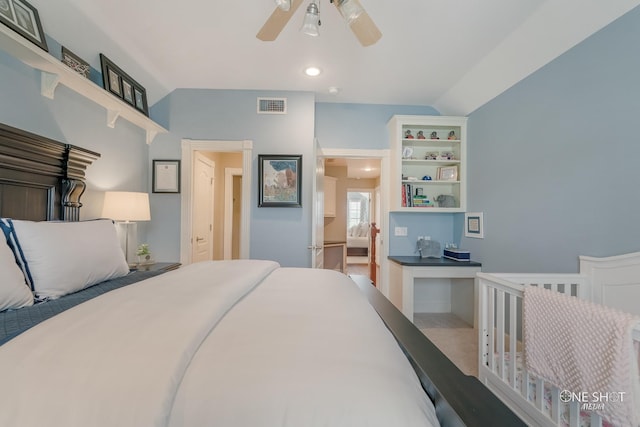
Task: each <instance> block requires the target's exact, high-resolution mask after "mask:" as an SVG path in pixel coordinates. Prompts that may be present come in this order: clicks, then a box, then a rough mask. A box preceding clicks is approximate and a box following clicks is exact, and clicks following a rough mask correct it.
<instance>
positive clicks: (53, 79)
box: [40, 71, 60, 99]
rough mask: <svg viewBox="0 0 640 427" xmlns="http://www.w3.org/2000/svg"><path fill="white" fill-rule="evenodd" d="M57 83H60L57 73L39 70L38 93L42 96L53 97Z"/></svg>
mask: <svg viewBox="0 0 640 427" xmlns="http://www.w3.org/2000/svg"><path fill="white" fill-rule="evenodd" d="M58 83H60V76H59V75H58V74H53V73H48V72H46V71H40V93H41V94H42V96H44V97H47V98H49V99H53V96H54V94H55V91H56V88H57V87H58Z"/></svg>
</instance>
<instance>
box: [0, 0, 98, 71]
mask: <svg viewBox="0 0 640 427" xmlns="http://www.w3.org/2000/svg"><path fill="white" fill-rule="evenodd" d="M0 2H2V0H0ZM62 63H63V64H64V65H66V66H67V67H69V68H71V69H72V70H73V71H75V72H76V73H78V74H80V75H81V76H83V77H85V78H87V79H88V78H89V76H90V75H91V66H90V65H89V63H88V62H87V61H85V60H84V59H82V58H80V57H79V56H78V55H76V54H75V53H73V52H71V51H70V50H69V49H67V48H66V47H64V46H62Z"/></svg>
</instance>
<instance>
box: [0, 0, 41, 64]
mask: <svg viewBox="0 0 640 427" xmlns="http://www.w3.org/2000/svg"><path fill="white" fill-rule="evenodd" d="M0 22H2V23H3V24H4V25H6V26H7V27H9V28H11V29H12V30H13V31H15V32H16V33H18V34H20V35H21V36H22V37H24V38H26V39H27V40H29V41H30V42H31V43H33V44H35V45H36V46H38V47H39V48H41V49H42V50H44V51H45V52H49V48H48V47H47V40H46V37H45V34H44V30H43V29H42V23H41V22H40V16H39V15H38V10H37V9H36V8H35V7H33V6H31V5H30V4H29V3H27V2H26V1H24V0H0Z"/></svg>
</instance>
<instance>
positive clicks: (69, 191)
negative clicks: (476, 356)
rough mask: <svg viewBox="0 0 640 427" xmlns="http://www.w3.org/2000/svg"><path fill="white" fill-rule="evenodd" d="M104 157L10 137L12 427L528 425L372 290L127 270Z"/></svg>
mask: <svg viewBox="0 0 640 427" xmlns="http://www.w3.org/2000/svg"><path fill="white" fill-rule="evenodd" d="M98 158H99V154H97V153H93V152H91V151H87V150H83V149H80V148H77V147H73V146H70V145H68V144H60V143H57V142H55V141H51V140H48V139H46V138H43V137H40V136H38V135H34V134H30V133H27V132H24V131H20V130H17V129H13V128H10V127H8V126H4V125H2V126H0V218H2V219H3V220H2V222H1V224H2V225H3V227H2V231H3V234H4V236H5V237H6V240H7V244H6V245H0V248H1V249H2V250H4V254H3V253H2V252H0V261H2V260H3V259H4V261H3V262H4V264H3V266H2V267H3V268H0V271H2V274H7V272H9V270H11V272H12V274H14V275H13V276H12V277H8V276H3V280H2V288H0V289H2V291H1V292H0V294H2V292H4V290H5V289H7V288H8V286H7V283H9V281H8V280H9V279H11V280H12V283H14V284H16V286H15V289H17V290H18V291H20V295H13V294H12V297H14V300H16V301H18V302H15V301H14V304H16V306H15V307H12V308H6V307H4V308H5V310H3V311H2V312H0V329H5V334H4V336H3V341H4V343H3V344H2V345H1V346H0V377H2V378H3V383H4V384H5V385H9V386H5V387H3V388H2V391H1V392H0V425H20V426H21V427H22V426H31V425H34V426H36V425H37V426H41V425H51V424H52V423H53V424H55V425H67V426H86V425H93V426H112V425H118V426H127V425H131V426H141V425H144V426H156V425H157V426H202V425H230V426H241V425H251V426H262V425H264V426H273V425H282V426H289V425H290V426H314V425H332V426H340V425H345V426H358V425H367V426H376V425H380V426H389V425H403V426H413V425H415V426H432V425H441V426H445V427H448V426H455V427H458V426H486V425H502V426H522V425H524V424H523V423H522V421H521V420H520V419H519V418H518V417H517V416H515V415H514V413H513V412H512V411H511V410H510V409H508V408H507V407H506V406H505V405H504V404H503V403H502V402H500V400H499V399H497V398H496V397H495V396H494V395H493V394H492V393H491V392H490V391H489V390H487V389H486V388H485V387H484V386H483V385H482V384H481V383H480V382H479V381H478V380H477V379H476V378H472V377H468V376H465V375H463V374H462V373H461V372H460V371H459V370H458V369H457V368H456V367H455V366H454V365H453V363H452V362H451V361H449V360H448V359H447V358H446V357H445V356H444V355H443V354H442V353H441V352H440V351H439V350H438V349H437V348H436V347H435V346H434V345H433V344H432V343H431V342H430V341H429V340H428V339H427V338H426V337H425V336H424V335H422V333H420V331H419V330H417V329H416V328H415V326H413V325H412V324H411V323H410V322H409V321H408V320H407V319H406V318H405V317H404V316H403V315H402V313H400V312H399V311H398V310H397V309H395V307H394V306H393V305H392V304H391V303H390V302H389V301H388V300H387V299H386V298H385V297H384V296H383V295H382V294H381V293H380V292H379V291H378V290H377V289H375V288H374V287H373V286H371V285H370V284H368V283H364V284H356V283H355V282H354V281H353V280H351V279H350V278H348V277H347V276H345V275H343V274H340V273H338V272H334V271H330V270H316V269H307V268H283V267H281V266H279V265H278V264H277V263H275V262H272V261H266V260H238V261H212V262H201V263H196V264H191V265H188V266H183V267H182V268H180V269H178V270H175V271H170V272H166V273H163V274H156V275H153V274H145V273H144V272H133V273H132V272H129V271H128V266H127V265H126V261H125V260H124V255H123V254H122V251H120V250H119V243H118V241H117V236H116V235H115V227H114V226H113V223H112V222H111V221H110V220H108V219H104V220H95V221H79V211H80V208H81V207H82V202H81V196H82V192H83V190H84V188H85V183H84V173H85V170H86V168H87V167H88V166H89V165H90V164H91V163H92V162H93V161H95V160H97V159H98ZM87 236H88V237H87ZM87 239H89V240H87ZM91 241H93V242H94V243H95V241H100V242H101V244H100V245H95V244H94V245H93V246H91V245H90V242H91ZM61 242H63V244H61ZM116 249H117V250H116ZM7 251H9V252H7ZM7 254H9V255H7ZM43 254H46V256H43ZM3 257H4V258H3ZM7 260H8V261H7ZM96 260H99V261H98V262H96ZM10 266H12V268H11V269H10V268H9V267H10ZM27 270H28V271H27ZM53 278H56V280H55V281H54V280H53ZM5 279H7V280H5ZM20 280H22V282H21V283H19V282H20ZM25 280H26V282H27V283H29V287H27V286H26V285H25V284H24V282H25ZM18 284H20V285H21V286H22V288H20V286H18ZM23 288H26V289H27V293H26V294H25V293H24V292H23V291H24V289H23ZM34 295H35V296H36V298H37V299H39V300H42V301H41V302H35V301H29V298H33V297H34ZM0 296H2V295H0ZM21 305H22V306H21ZM33 312H40V313H41V314H39V315H32V313H33ZM42 313H44V314H42ZM12 318H13V319H16V318H20V319H22V320H20V321H18V322H15V321H12V320H11V319H12ZM7 319H9V320H7ZM12 322H13V323H12ZM17 323H19V325H17V326H16V324H17ZM8 324H13V325H14V326H15V327H13V329H11V328H10V327H7V325H8Z"/></svg>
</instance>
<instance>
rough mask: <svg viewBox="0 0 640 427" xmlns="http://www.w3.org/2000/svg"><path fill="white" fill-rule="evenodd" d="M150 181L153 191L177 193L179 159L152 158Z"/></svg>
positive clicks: (178, 185) (178, 186)
mask: <svg viewBox="0 0 640 427" xmlns="http://www.w3.org/2000/svg"><path fill="white" fill-rule="evenodd" d="M152 181H153V186H152V187H153V188H152V191H153V192H154V193H179V192H180V160H154V161H153V176H152Z"/></svg>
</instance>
